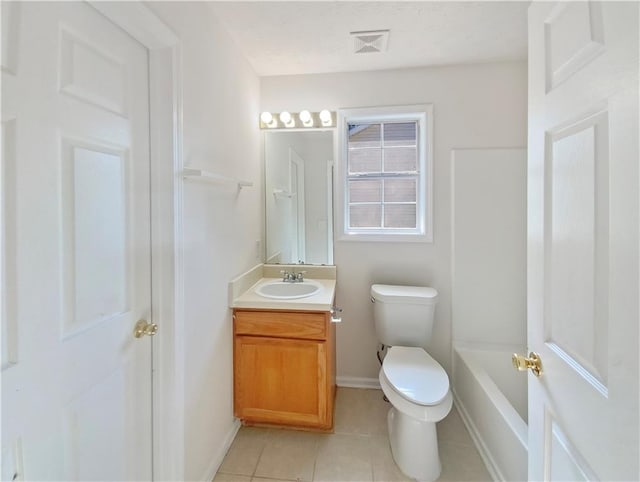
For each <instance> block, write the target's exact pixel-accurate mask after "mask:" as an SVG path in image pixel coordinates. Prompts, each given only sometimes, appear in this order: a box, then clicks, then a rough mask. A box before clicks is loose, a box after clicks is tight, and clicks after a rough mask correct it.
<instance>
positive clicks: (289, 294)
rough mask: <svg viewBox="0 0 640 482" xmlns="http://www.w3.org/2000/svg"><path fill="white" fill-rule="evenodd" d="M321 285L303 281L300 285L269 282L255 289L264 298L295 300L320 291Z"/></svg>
mask: <svg viewBox="0 0 640 482" xmlns="http://www.w3.org/2000/svg"><path fill="white" fill-rule="evenodd" d="M320 287H321V285H319V284H318V283H316V282H314V281H311V280H305V281H303V282H302V283H285V282H284V281H271V282H269V283H265V284H263V285H260V286H258V288H256V293H257V294H259V295H260V296H263V297H265V298H272V299H276V300H295V299H298V298H306V297H307V296H313V295H315V294H316V293H317V292H318V291H320Z"/></svg>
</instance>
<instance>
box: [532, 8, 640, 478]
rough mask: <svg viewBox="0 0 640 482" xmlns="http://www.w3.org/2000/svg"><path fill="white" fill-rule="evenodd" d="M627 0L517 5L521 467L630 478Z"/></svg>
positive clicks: (548, 474)
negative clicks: (535, 361) (522, 221)
mask: <svg viewBox="0 0 640 482" xmlns="http://www.w3.org/2000/svg"><path fill="white" fill-rule="evenodd" d="M638 13H639V12H638V3H637V2H629V3H613V2H602V3H587V2H567V3H546V2H533V4H532V5H531V7H530V10H529V171H528V175H529V182H528V190H529V194H528V199H529V201H528V203H529V206H528V210H529V212H528V220H529V221H528V237H529V241H528V251H529V252H528V274H529V279H528V330H529V331H528V344H529V349H530V350H532V351H535V352H537V353H538V354H540V356H541V359H542V365H543V370H544V372H543V374H542V376H541V377H540V378H536V377H535V376H534V375H532V374H531V373H530V374H529V479H530V480H566V481H577V480H603V481H612V480H625V481H637V480H638V479H639V475H640V474H639V469H638V454H639V452H638V449H639V446H638V429H639V426H638V408H639V407H638V376H639V373H638V348H639V346H638V295H639V286H638V271H639V270H638V248H639V244H638V243H639V239H638V211H639V209H638V208H639V199H638V176H639V169H638V163H639V162H638Z"/></svg>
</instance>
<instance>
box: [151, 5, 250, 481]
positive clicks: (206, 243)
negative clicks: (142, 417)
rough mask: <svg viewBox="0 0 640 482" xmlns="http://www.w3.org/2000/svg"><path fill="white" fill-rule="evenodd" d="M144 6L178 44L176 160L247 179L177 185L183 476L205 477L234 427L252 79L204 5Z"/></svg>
mask: <svg viewBox="0 0 640 482" xmlns="http://www.w3.org/2000/svg"><path fill="white" fill-rule="evenodd" d="M147 5H148V6H149V7H150V8H151V9H152V10H153V11H154V12H155V13H156V14H157V15H158V16H159V17H160V18H161V19H163V20H164V22H165V23H166V24H167V25H168V26H169V27H170V28H172V29H173V30H174V31H175V32H176V34H177V35H178V36H179V37H180V39H181V42H182V78H183V101H184V104H183V123H184V159H185V165H187V166H194V167H200V168H204V169H207V170H211V171H213V172H216V173H220V174H224V175H228V176H234V177H238V178H243V179H247V180H250V181H253V182H254V183H255V187H253V188H245V189H243V190H242V191H241V192H240V193H237V192H236V191H235V189H234V188H230V189H220V188H217V187H216V186H215V185H211V184H204V183H198V182H187V183H185V187H184V217H185V219H184V266H185V280H184V293H185V313H184V316H185V327H186V329H185V333H184V353H185V359H184V368H185V372H184V401H185V414H184V417H185V434H184V440H185V446H184V457H185V474H184V478H183V480H211V478H212V477H213V473H214V471H215V470H216V469H217V463H219V462H220V460H221V457H222V456H223V455H224V453H220V452H221V451H222V450H223V449H224V445H225V441H226V439H227V437H229V436H230V435H231V434H232V433H233V429H234V419H233V405H232V403H233V385H232V376H233V368H232V367H233V360H232V352H233V348H232V347H233V345H232V323H231V313H230V310H229V309H228V307H227V283H228V281H229V280H230V279H232V278H233V277H235V276H236V275H238V274H239V273H241V272H243V271H245V270H246V269H248V268H250V267H251V266H253V265H254V264H255V263H257V262H259V261H260V260H261V259H262V254H261V253H260V255H259V259H258V255H257V252H256V246H255V243H256V241H257V240H259V241H260V242H261V243H262V232H263V219H262V218H263V214H262V212H263V208H262V206H263V195H262V166H261V155H260V136H259V130H258V128H257V119H258V115H259V109H258V107H259V94H260V92H259V80H258V78H257V76H256V75H255V73H254V72H253V70H252V69H251V67H250V66H249V64H248V62H247V61H246V60H245V59H244V57H243V56H242V55H241V53H240V52H239V51H238V49H237V48H236V46H235V44H234V43H233V42H232V41H231V39H230V37H229V36H228V34H227V33H226V31H225V30H224V29H223V28H222V27H221V26H220V25H219V24H218V21H217V19H216V18H215V17H214V16H213V15H212V14H211V13H210V12H209V10H208V8H207V6H206V5H205V4H204V3H197V2H176V3H174V2H171V3H163V2H151V3H148V4H147Z"/></svg>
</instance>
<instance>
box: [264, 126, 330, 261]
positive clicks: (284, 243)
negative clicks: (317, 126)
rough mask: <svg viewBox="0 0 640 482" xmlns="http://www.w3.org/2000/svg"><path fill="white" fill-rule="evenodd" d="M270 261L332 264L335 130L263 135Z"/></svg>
mask: <svg viewBox="0 0 640 482" xmlns="http://www.w3.org/2000/svg"><path fill="white" fill-rule="evenodd" d="M264 145H265V193H266V202H265V205H266V251H267V252H266V262H267V263H301V262H302V263H305V264H333V216H332V213H333V132H332V131H324V130H313V131H294V132H292V131H288V132H287V131H277V132H275V131H274V132H265V139H264Z"/></svg>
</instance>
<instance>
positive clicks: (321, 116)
mask: <svg viewBox="0 0 640 482" xmlns="http://www.w3.org/2000/svg"><path fill="white" fill-rule="evenodd" d="M335 125H336V113H335V112H331V111H330V110H327V109H324V110H322V111H320V112H311V111H309V110H306V109H305V110H302V111H300V112H299V113H296V112H288V111H284V110H283V111H282V112H280V113H277V112H273V113H272V112H269V111H264V112H263V113H262V114H260V129H291V128H296V129H314V128H326V127H335Z"/></svg>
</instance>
